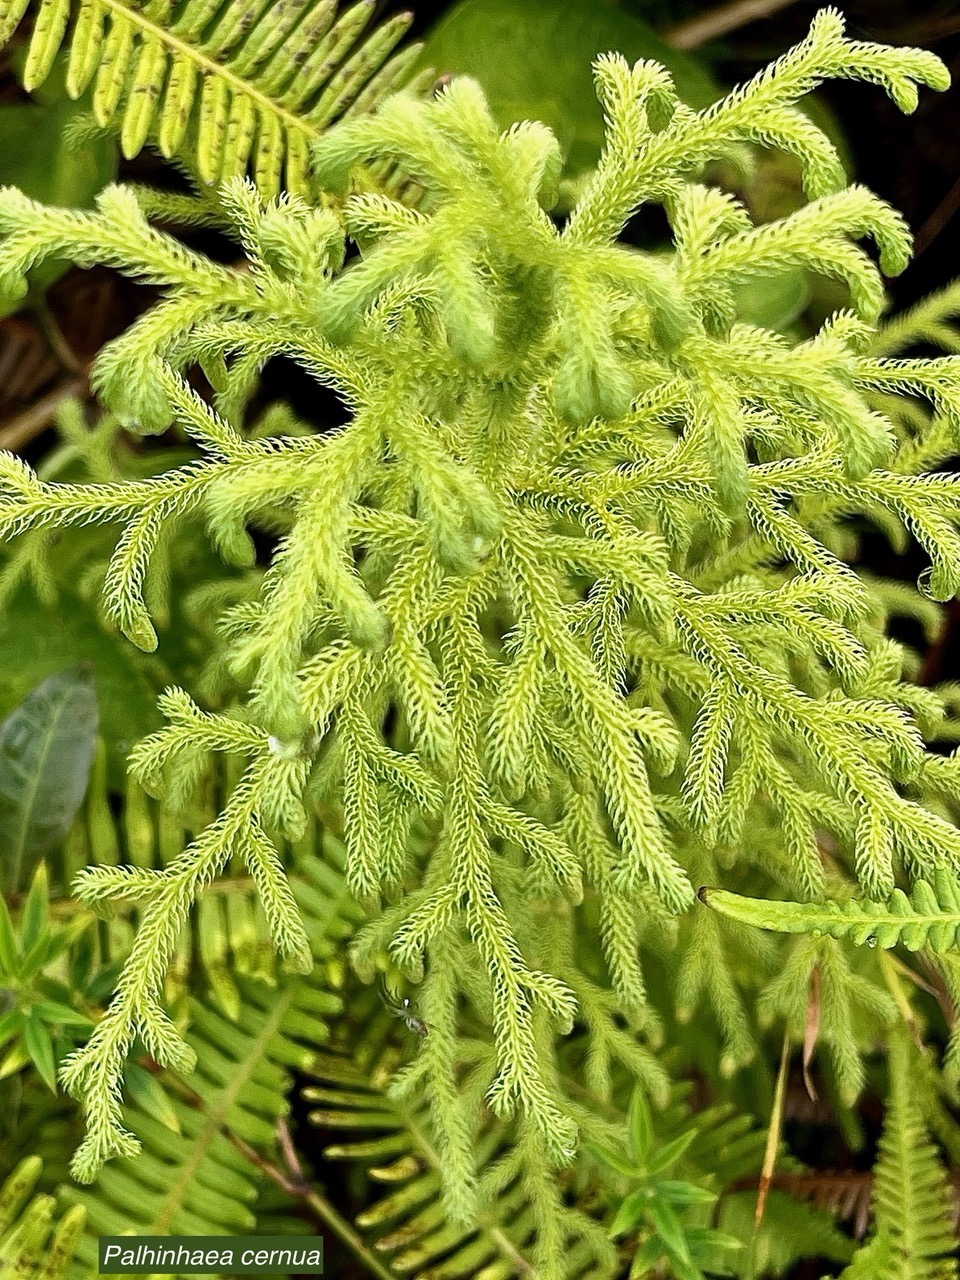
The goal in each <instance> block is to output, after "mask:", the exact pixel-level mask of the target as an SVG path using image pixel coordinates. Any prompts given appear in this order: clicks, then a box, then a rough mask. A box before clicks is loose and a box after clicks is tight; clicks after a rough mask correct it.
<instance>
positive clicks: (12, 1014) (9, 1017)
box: [0, 1009, 23, 1045]
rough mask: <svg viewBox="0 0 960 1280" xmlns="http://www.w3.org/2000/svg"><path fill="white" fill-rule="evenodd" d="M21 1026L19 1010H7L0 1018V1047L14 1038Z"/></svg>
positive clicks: (21, 1016) (21, 1015) (21, 1019)
mask: <svg viewBox="0 0 960 1280" xmlns="http://www.w3.org/2000/svg"><path fill="white" fill-rule="evenodd" d="M22 1026H23V1014H22V1013H21V1012H20V1010H19V1009H8V1010H7V1012H6V1013H5V1014H4V1015H3V1017H2V1018H0V1045H4V1044H6V1043H7V1041H8V1040H9V1039H10V1038H11V1036H15V1035H16V1034H17V1033H18V1032H19V1030H20V1028H21V1027H22Z"/></svg>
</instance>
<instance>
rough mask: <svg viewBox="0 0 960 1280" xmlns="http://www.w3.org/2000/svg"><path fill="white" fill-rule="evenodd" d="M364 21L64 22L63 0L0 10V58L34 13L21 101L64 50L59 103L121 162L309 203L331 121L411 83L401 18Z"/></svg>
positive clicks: (259, 14) (199, 13)
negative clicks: (165, 163) (115, 142)
mask: <svg viewBox="0 0 960 1280" xmlns="http://www.w3.org/2000/svg"><path fill="white" fill-rule="evenodd" d="M374 8H375V0H359V2H358V3H356V4H353V5H351V6H350V7H349V8H347V9H344V10H343V11H340V9H339V5H338V0H312V3H309V4H303V3H296V2H295V0H285V3H283V4H280V5H277V4H272V3H271V4H267V5H263V4H259V5H258V4H256V3H254V4H252V5H251V4H249V3H246V2H245V0H204V2H203V3H201V4H191V5H189V6H184V5H179V6H178V5H175V4H174V3H173V2H172V0H159V3H154V2H151V3H146V4H142V3H140V0H129V2H128V0H91V2H90V3H85V4H82V5H80V6H79V8H77V9H76V10H72V9H71V5H70V2H69V0H40V2H39V3H38V4H36V5H35V6H31V4H30V0H3V3H2V4H0V44H5V43H6V42H7V41H8V40H9V39H10V36H11V35H12V34H13V32H14V31H15V30H16V28H17V26H18V24H19V23H20V21H21V19H22V18H23V17H24V15H25V14H26V13H27V11H28V9H32V10H34V15H33V27H32V31H31V33H30V40H29V44H28V46H27V53H26V60H25V63H24V68H23V82H24V85H25V87H26V88H27V89H36V88H37V87H38V86H40V85H42V84H43V83H44V81H45V80H46V79H47V77H48V76H49V75H50V73H51V71H52V70H53V68H54V65H55V63H56V60H57V55H58V53H60V51H61V48H63V47H64V46H66V48H67V53H68V56H67V59H66V89H67V92H68V93H69V95H70V96H71V97H72V98H79V97H81V96H82V95H83V94H85V93H86V92H87V90H88V89H89V90H90V91H91V106H92V109H93V114H94V117H95V119H96V121H97V123H98V124H99V125H100V126H101V127H103V128H108V127H110V128H114V129H116V131H117V132H118V133H119V135H120V145H121V149H122V151H123V154H124V155H125V156H133V155H136V154H137V152H139V151H140V150H141V148H142V147H143V146H144V145H145V144H146V143H147V142H148V141H149V142H152V143H154V144H155V145H156V146H157V147H158V148H159V150H160V152H161V154H162V155H164V156H166V157H167V158H172V159H176V160H178V161H179V162H180V163H181V164H182V165H184V166H185V167H186V168H187V169H188V171H190V172H192V173H193V174H194V175H195V176H196V177H197V178H198V179H199V180H200V181H201V182H203V183H216V182H218V181H226V180H227V179H228V178H230V177H233V176H235V175H237V174H242V173H246V171H247V168H248V167H249V168H250V169H251V170H252V171H253V173H254V174H255V175H256V180H257V185H258V187H259V189H260V190H261V191H262V192H264V193H265V194H266V195H274V194H276V192H277V191H279V190H280V189H281V187H283V188H284V189H286V190H288V191H291V192H297V193H302V194H306V193H308V192H310V191H312V190H315V189H314V188H313V187H312V184H311V176H310V160H309V150H310V146H311V144H312V143H313V142H315V141H316V140H317V139H318V138H319V137H320V135H321V134H322V132H323V130H324V129H325V128H326V127H327V126H328V125H329V124H330V123H331V121H333V120H335V119H337V118H338V117H340V116H342V115H345V114H349V113H352V114H356V113H362V112H364V111H368V110H369V109H370V108H371V107H372V106H374V105H375V104H376V103H377V102H378V101H379V100H380V99H381V98H383V97H384V96H385V95H386V94H389V93H391V92H393V91H395V90H397V89H399V88H401V87H402V86H404V85H408V84H409V83H410V82H411V77H412V74H413V64H414V63H415V62H416V60H417V56H418V54H419V51H420V49H419V46H418V45H413V44H411V45H407V46H406V47H405V48H403V49H401V50H399V51H398V52H396V53H394V52H393V51H394V49H395V46H396V45H397V44H398V43H399V41H400V40H401V38H402V37H403V35H404V33H405V32H406V30H407V28H408V27H409V25H410V21H411V15H410V14H398V15H397V16H396V17H395V18H393V19H392V20H390V21H389V22H386V23H382V24H380V25H377V26H374V27H373V28H372V29H370V23H371V19H372V17H373V10H374ZM391 55H392V56H391ZM429 78H430V77H429V75H428V76H427V77H426V79H427V80H429ZM420 79H421V81H422V80H423V79H424V77H423V76H422V75H421V76H420Z"/></svg>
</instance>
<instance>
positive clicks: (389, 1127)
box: [304, 1013, 614, 1280]
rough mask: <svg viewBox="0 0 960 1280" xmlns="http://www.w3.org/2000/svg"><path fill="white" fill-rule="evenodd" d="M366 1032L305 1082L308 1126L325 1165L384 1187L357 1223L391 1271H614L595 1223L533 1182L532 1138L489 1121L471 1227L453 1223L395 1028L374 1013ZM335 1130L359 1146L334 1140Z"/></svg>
mask: <svg viewBox="0 0 960 1280" xmlns="http://www.w3.org/2000/svg"><path fill="white" fill-rule="evenodd" d="M365 1028H366V1029H365V1031H364V1033H363V1035H361V1036H356V1037H355V1038H354V1040H353V1043H352V1044H351V1045H350V1046H349V1048H348V1047H347V1046H337V1047H338V1049H339V1051H338V1052H335V1053H324V1054H321V1055H320V1056H319V1058H318V1059H317V1060H316V1061H315V1063H314V1065H313V1067H312V1068H311V1072H310V1074H311V1075H313V1076H314V1077H316V1079H317V1080H318V1084H316V1085H310V1086H308V1087H307V1088H306V1089H305V1090H304V1097H305V1098H306V1100H307V1101H308V1102H309V1103H311V1104H312V1109H311V1112H310V1120H311V1123H312V1124H314V1125H317V1126H318V1127H319V1128H320V1129H321V1130H323V1131H325V1132H324V1141H325V1144H326V1145H325V1147H324V1158H325V1159H327V1160H332V1161H340V1160H350V1161H353V1162H355V1163H356V1164H358V1165H360V1166H361V1167H363V1168H364V1169H365V1170H366V1172H367V1176H368V1177H369V1178H370V1179H371V1180H372V1181H373V1182H374V1183H376V1184H381V1185H382V1186H383V1187H384V1193H383V1194H382V1195H380V1196H378V1197H377V1199H375V1200H374V1202H373V1203H372V1204H371V1205H370V1206H369V1207H368V1208H366V1209H364V1210H363V1211H362V1212H361V1213H360V1215H359V1216H358V1218H357V1225H358V1227H360V1228H361V1230H363V1232H364V1233H365V1234H366V1235H368V1236H369V1238H370V1239H371V1242H372V1243H374V1245H375V1247H376V1249H377V1251H378V1252H382V1253H384V1254H385V1255H387V1256H388V1257H389V1261H390V1265H391V1267H393V1268H394V1269H396V1270H397V1271H398V1272H399V1273H401V1274H403V1275H412V1276H413V1277H418V1278H419V1280H426V1277H427V1276H430V1275H433V1274H434V1273H435V1267H436V1266H437V1265H441V1262H440V1260H441V1259H442V1266H443V1274H444V1275H447V1276H450V1277H451V1280H457V1278H459V1277H464V1278H466V1277H473V1276H476V1275H479V1274H484V1275H485V1274H491V1275H494V1274H507V1273H508V1272H510V1273H512V1272H513V1270H514V1269H515V1268H520V1269H521V1270H524V1271H526V1270H529V1269H530V1268H531V1267H532V1266H534V1265H536V1274H537V1275H538V1276H543V1277H545V1278H547V1277H549V1278H550V1280H574V1278H575V1277H585V1276H587V1275H593V1274H596V1273H597V1272H596V1268H597V1267H598V1266H600V1267H601V1268H604V1269H605V1268H607V1267H609V1266H610V1265H611V1264H612V1262H613V1258H614V1251H613V1249H612V1246H611V1245H610V1244H609V1243H608V1242H607V1241H606V1240H605V1238H604V1234H603V1232H602V1231H601V1229H600V1227H599V1225H598V1224H597V1223H593V1222H591V1221H590V1219H589V1218H588V1217H587V1216H586V1215H585V1214H584V1213H581V1212H579V1211H577V1210H576V1209H574V1208H571V1207H568V1206H565V1205H564V1204H563V1203H562V1202H561V1200H560V1199H558V1198H557V1196H556V1195H555V1193H554V1192H553V1191H552V1190H551V1189H550V1186H549V1179H544V1178H543V1177H542V1168H541V1170H540V1172H539V1173H538V1171H537V1168H536V1160H537V1156H536V1149H537V1145H538V1144H537V1143H536V1142H535V1141H534V1142H531V1137H532V1135H529V1134H528V1135H526V1137H524V1135H523V1134H519V1135H518V1134H516V1133H515V1132H513V1131H512V1129H511V1128H509V1127H507V1126H504V1125H502V1124H501V1123H500V1122H498V1121H496V1120H494V1119H493V1118H492V1117H491V1118H490V1119H488V1120H487V1122H486V1123H485V1124H484V1125H483V1127H482V1130H481V1132H479V1133H477V1134H475V1135H473V1136H472V1139H471V1140H472V1142H473V1143H474V1145H475V1152H476V1156H477V1162H478V1164H479V1165H480V1167H481V1168H483V1169H484V1170H485V1172H484V1174H483V1178H482V1180H481V1185H480V1188H479V1211H478V1212H476V1213H475V1215H473V1216H472V1217H471V1218H470V1219H469V1220H468V1221H467V1222H466V1223H457V1222H456V1221H452V1220H451V1218H450V1216H449V1213H448V1211H447V1208H446V1205H445V1201H444V1199H443V1196H442V1192H443V1180H444V1175H443V1164H444V1161H443V1158H442V1154H441V1148H440V1147H439V1146H438V1145H437V1143H436V1139H435V1138H434V1136H433V1125H432V1122H431V1119H430V1116H429V1115H428V1114H427V1113H426V1112H425V1111H424V1109H423V1106H422V1104H420V1103H418V1102H417V1101H416V1095H415V1094H412V1093H411V1090H410V1083H412V1082H411V1081H404V1079H403V1077H402V1075H401V1076H397V1075H395V1067H396V1063H397V1053H396V1049H395V1047H394V1046H393V1045H392V1044H391V1041H390V1039H389V1038H388V1033H389V1030H390V1024H389V1022H387V1021H385V1020H384V1018H383V1017H382V1016H380V1017H379V1018H378V1017H377V1016H376V1014H375V1013H374V1015H373V1016H372V1017H370V1018H369V1019H368V1020H367V1022H366V1024H365ZM433 1034H434V1031H433V1030H432V1029H431V1030H430V1031H429V1032H428V1036H430V1035H433ZM391 1077H393V1079H391ZM468 1088H469V1085H468ZM339 1129H344V1130H347V1131H350V1130H354V1131H360V1132H361V1133H362V1135H363V1136H362V1137H352V1138H349V1139H348V1140H345V1141H334V1142H331V1141H330V1138H331V1136H332V1133H333V1132H335V1131H336V1130H339ZM603 1273H604V1274H605V1273H606V1272H605V1270H604V1271H603Z"/></svg>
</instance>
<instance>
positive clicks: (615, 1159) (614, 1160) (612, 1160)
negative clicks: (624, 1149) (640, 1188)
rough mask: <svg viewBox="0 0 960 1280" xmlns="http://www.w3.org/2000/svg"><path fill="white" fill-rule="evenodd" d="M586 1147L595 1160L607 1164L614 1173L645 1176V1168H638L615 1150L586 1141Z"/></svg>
mask: <svg viewBox="0 0 960 1280" xmlns="http://www.w3.org/2000/svg"><path fill="white" fill-rule="evenodd" d="M584 1149H585V1150H586V1151H589V1153H590V1154H591V1155H592V1156H593V1158H594V1159H595V1160H599V1161H600V1163H601V1164H605V1165H606V1166H607V1168H608V1169H612V1170H613V1171H614V1173H620V1174H623V1176H624V1177H625V1178H632V1179H634V1180H636V1179H637V1178H642V1177H643V1170H642V1169H638V1168H637V1166H636V1165H635V1164H632V1163H631V1162H630V1161H629V1160H627V1159H626V1158H625V1157H624V1156H619V1155H617V1153H616V1152H615V1151H608V1150H607V1149H606V1148H605V1147H595V1146H594V1145H593V1143H590V1142H588V1143H585V1144H584Z"/></svg>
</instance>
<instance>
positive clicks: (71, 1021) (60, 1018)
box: [31, 1000, 93, 1031]
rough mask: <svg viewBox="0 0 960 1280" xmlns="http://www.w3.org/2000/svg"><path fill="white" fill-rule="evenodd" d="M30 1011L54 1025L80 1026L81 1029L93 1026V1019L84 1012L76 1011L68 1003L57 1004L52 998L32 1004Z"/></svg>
mask: <svg viewBox="0 0 960 1280" xmlns="http://www.w3.org/2000/svg"><path fill="white" fill-rule="evenodd" d="M31 1012H32V1013H35V1014H36V1015H37V1017H38V1018H42V1019H43V1021H44V1022H48V1023H50V1025H51V1026H56V1027H81V1028H82V1029H83V1030H85V1031H86V1030H89V1029H90V1028H91V1027H92V1026H93V1020H92V1019H91V1018H88V1017H87V1016H86V1014H83V1013H78V1012H77V1010H76V1009H71V1008H70V1006H69V1005H66V1004H59V1003H58V1002H57V1001H54V1000H41V1001H38V1002H37V1003H36V1004H35V1005H33V1006H32V1008H31Z"/></svg>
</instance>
